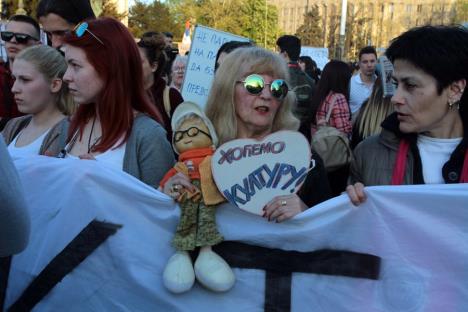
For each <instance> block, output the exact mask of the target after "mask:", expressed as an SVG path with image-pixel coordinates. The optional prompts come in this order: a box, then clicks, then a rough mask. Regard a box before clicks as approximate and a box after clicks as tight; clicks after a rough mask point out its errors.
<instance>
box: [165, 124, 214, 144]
mask: <svg viewBox="0 0 468 312" xmlns="http://www.w3.org/2000/svg"><path fill="white" fill-rule="evenodd" d="M198 133H203V134H204V135H206V136H207V137H209V138H210V139H211V135H210V134H209V133H206V132H205V131H203V130H201V129H198V128H197V127H190V128H188V129H187V130H182V131H176V132H174V143H177V142H179V141H180V140H182V139H183V138H184V135H185V134H187V136H188V137H190V138H192V137H194V136H197V135H198Z"/></svg>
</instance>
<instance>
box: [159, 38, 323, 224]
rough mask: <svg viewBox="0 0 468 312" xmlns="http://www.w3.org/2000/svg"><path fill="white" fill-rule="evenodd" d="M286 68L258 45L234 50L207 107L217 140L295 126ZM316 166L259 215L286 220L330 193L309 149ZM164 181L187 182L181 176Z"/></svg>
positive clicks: (258, 136) (259, 135)
mask: <svg viewBox="0 0 468 312" xmlns="http://www.w3.org/2000/svg"><path fill="white" fill-rule="evenodd" d="M288 78H289V76H288V68H287V64H286V63H285V62H284V60H283V59H281V58H280V56H279V55H277V54H274V53H272V52H270V51H267V50H265V49H262V48H257V47H249V48H242V49H237V50H235V51H234V52H232V53H231V54H229V55H228V56H227V57H226V59H225V60H224V62H223V63H222V64H221V66H220V67H219V68H218V70H217V72H216V77H215V79H214V82H213V85H212V88H211V93H210V96H209V98H208V103H207V106H206V113H207V116H208V118H209V119H210V120H211V121H212V122H213V124H214V127H215V129H216V131H217V133H218V137H219V140H220V144H222V143H225V142H227V141H230V140H234V139H241V138H251V139H262V138H264V137H265V136H267V135H269V134H271V133H273V132H276V131H279V130H294V131H296V130H297V129H298V127H299V121H298V120H297V119H296V118H295V117H294V116H293V114H292V112H291V106H292V104H293V103H294V101H295V97H294V95H293V94H292V93H288V86H287V82H286V81H287V80H288ZM312 158H313V162H315V167H313V169H312V170H311V171H310V172H309V174H308V176H307V178H306V180H305V182H304V184H303V185H302V187H301V189H300V190H299V192H298V193H297V194H291V195H286V196H277V197H275V198H274V199H272V200H271V201H270V202H269V203H268V204H267V205H266V206H265V207H264V217H265V218H267V219H268V220H274V221H276V222H281V221H285V220H287V219H290V218H292V217H293V216H295V215H297V214H298V213H301V212H302V211H304V210H305V209H307V208H309V207H311V206H314V205H316V204H318V203H320V202H322V201H325V200H327V199H329V198H330V197H331V192H330V187H329V185H328V180H327V175H326V172H325V168H324V166H323V161H322V159H321V158H320V157H319V156H318V155H317V154H315V153H312ZM168 182H169V183H172V184H175V185H182V186H186V187H187V186H189V184H187V183H189V182H188V181H186V179H185V177H183V176H182V175H178V176H175V177H174V178H173V180H172V181H168Z"/></svg>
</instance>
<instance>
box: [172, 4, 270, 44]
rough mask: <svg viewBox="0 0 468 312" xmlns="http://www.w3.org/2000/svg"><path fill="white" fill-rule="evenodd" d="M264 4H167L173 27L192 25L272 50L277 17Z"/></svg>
mask: <svg viewBox="0 0 468 312" xmlns="http://www.w3.org/2000/svg"><path fill="white" fill-rule="evenodd" d="M265 4H266V3H265V1H264V0H169V1H168V5H169V7H170V9H171V13H172V15H173V16H174V19H175V21H176V23H177V24H179V25H183V24H184V23H185V21H187V20H190V21H191V22H192V24H195V23H198V24H201V25H204V26H208V27H212V28H215V29H219V30H224V31H227V32H230V33H233V34H236V35H240V36H244V37H247V38H249V39H251V40H253V41H255V42H257V44H259V45H264V44H265V41H266V44H267V46H268V47H274V45H275V41H276V37H277V34H278V32H279V31H278V13H277V9H276V7H275V6H273V5H266V6H265Z"/></svg>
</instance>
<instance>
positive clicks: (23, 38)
mask: <svg viewBox="0 0 468 312" xmlns="http://www.w3.org/2000/svg"><path fill="white" fill-rule="evenodd" d="M0 34H1V37H2V40H3V41H5V42H10V41H11V39H13V37H15V40H16V42H18V43H21V44H24V43H28V41H29V40H35V41H39V39H36V38H34V37H33V36H30V35H28V34H20V33H14V32H11V31H2V32H1V33H0Z"/></svg>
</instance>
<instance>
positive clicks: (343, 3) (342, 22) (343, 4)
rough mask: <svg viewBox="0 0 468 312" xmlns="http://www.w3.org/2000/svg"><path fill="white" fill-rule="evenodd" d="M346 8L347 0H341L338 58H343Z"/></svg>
mask: <svg viewBox="0 0 468 312" xmlns="http://www.w3.org/2000/svg"><path fill="white" fill-rule="evenodd" d="M347 10H348V0H341V20H340V49H339V56H338V57H339V59H340V60H342V59H343V58H344V48H345V39H346V35H345V33H346V12H347Z"/></svg>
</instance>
